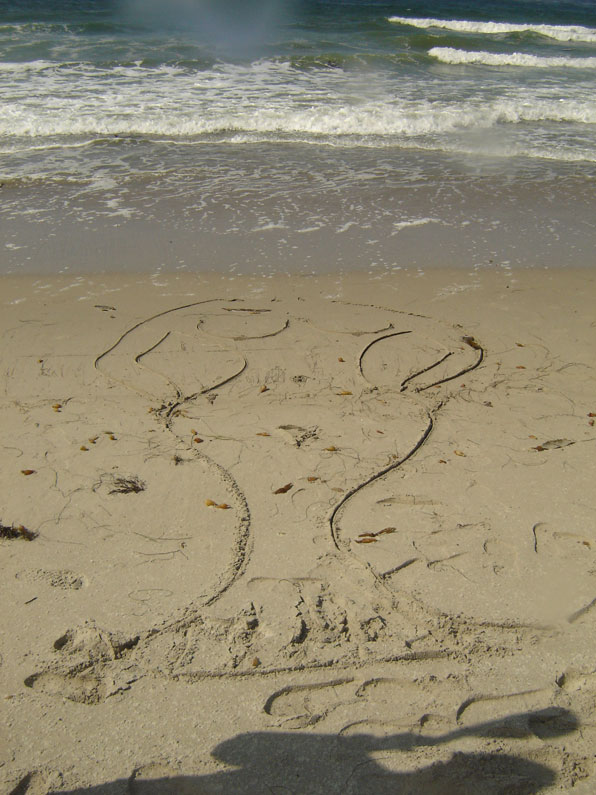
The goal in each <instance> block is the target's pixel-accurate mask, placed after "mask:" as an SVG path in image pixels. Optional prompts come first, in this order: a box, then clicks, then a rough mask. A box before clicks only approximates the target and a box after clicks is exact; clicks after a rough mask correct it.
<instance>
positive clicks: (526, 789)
mask: <svg viewBox="0 0 596 795" xmlns="http://www.w3.org/2000/svg"><path fill="white" fill-rule="evenodd" d="M353 728H354V729H356V726H354V727H353ZM577 728H578V722H577V719H576V717H575V715H574V714H573V713H571V712H569V711H568V710H565V709H561V708H555V707H550V708H547V709H543V710H539V711H534V712H524V713H518V714H514V715H509V716H507V717H506V718H501V719H499V720H494V721H488V722H485V723H480V724H476V725H474V726H469V727H463V728H458V729H456V730H454V731H451V732H448V733H445V734H442V735H424V734H418V733H414V732H408V731H406V732H401V733H396V734H391V735H388V736H374V735H372V734H363V733H361V734H356V733H354V734H336V735H332V734H314V733H313V734H305V733H289V732H250V733H246V734H239V735H237V736H235V737H232V738H230V739H229V740H225V741H224V742H222V743H220V744H219V745H217V746H216V747H215V748H214V749H213V751H212V756H213V757H214V758H215V759H216V760H218V761H219V762H220V763H223V764H225V765H229V766H230V769H229V770H222V771H220V772H215V773H212V774H207V775H183V776H176V775H174V771H173V770H172V775H171V776H168V775H166V776H163V777H161V778H155V777H151V776H152V775H153V776H155V773H158V775H159V770H158V769H157V766H147V767H145V768H141V769H140V770H137V771H135V772H134V773H133V774H132V775H131V777H130V778H129V779H120V780H117V781H112V782H110V783H106V784H102V785H99V786H95V787H88V788H79V789H75V790H61V791H59V792H56V793H55V795H212V794H214V793H219V794H220V795H261V793H262V794H263V795H272V793H273V794H274V795H282V794H283V795H319V794H320V795H323V793H324V794H325V795H334V794H337V795H389V793H391V794H392V795H478V793H483V795H487V794H488V795H497V793H499V795H505V793H516V795H529V794H530V793H538V792H540V791H541V790H543V789H544V788H546V787H548V786H551V785H552V784H554V783H555V781H556V779H557V771H555V770H554V769H551V768H550V767H547V766H546V765H543V764H541V763H538V762H535V761H532V760H531V759H527V758H524V757H523V756H522V755H520V756H514V755H512V754H511V753H506V752H505V751H496V752H494V753H488V752H484V751H482V750H481V751H479V752H476V751H473V752H461V751H457V750H455V751H454V753H453V754H452V755H451V757H450V758H449V759H447V760H444V761H441V760H439V761H434V762H433V761H432V756H431V753H432V752H431V750H430V749H432V748H433V747H438V746H441V745H445V744H447V743H452V742H456V741H458V740H467V741H468V742H467V746H468V747H469V739H470V738H486V739H487V740H489V741H490V740H492V741H493V742H495V741H497V740H498V739H499V738H500V739H503V740H506V741H507V751H510V750H511V743H515V741H516V740H524V739H529V738H530V739H531V738H533V739H537V738H538V739H540V740H542V741H543V742H548V740H549V739H552V738H556V737H559V736H562V735H565V734H569V733H571V732H574V731H575V730H576V729H577ZM493 747H494V746H493ZM425 749H426V751H425ZM524 751H525V749H523V748H520V754H524ZM400 752H401V753H411V754H416V756H415V757H414V758H415V760H416V761H415V762H414V764H415V765H417V767H415V768H414V769H412V767H413V761H409V760H408V762H407V763H406V764H407V767H408V768H410V769H409V770H407V771H403V772H395V770H391V769H390V768H395V767H396V766H397V767H399V766H400V760H399V756H398V754H399V753H400ZM549 758H550V759H552V760H553V761H554V760H555V759H556V758H557V753H556V751H555V750H554V749H553V753H552V754H551V755H550V756H549ZM404 761H405V758H404ZM379 762H381V763H382V764H379ZM27 788H28V785H27V783H26V782H25V781H24V780H23V781H22V782H21V784H20V785H19V786H17V788H16V789H14V790H13V792H12V793H11V795H22V793H26V792H27Z"/></svg>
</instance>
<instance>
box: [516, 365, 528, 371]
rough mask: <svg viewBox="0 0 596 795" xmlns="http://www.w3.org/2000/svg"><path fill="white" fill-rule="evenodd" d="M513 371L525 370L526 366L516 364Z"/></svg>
mask: <svg viewBox="0 0 596 795" xmlns="http://www.w3.org/2000/svg"><path fill="white" fill-rule="evenodd" d="M515 369H516V370H525V369H526V366H525V365H523V364H516V365H515Z"/></svg>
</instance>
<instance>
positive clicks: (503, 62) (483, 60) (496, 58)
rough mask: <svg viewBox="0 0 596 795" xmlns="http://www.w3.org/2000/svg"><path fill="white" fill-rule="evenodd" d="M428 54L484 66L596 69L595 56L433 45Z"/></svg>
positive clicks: (444, 60) (458, 62) (461, 62)
mask: <svg viewBox="0 0 596 795" xmlns="http://www.w3.org/2000/svg"><path fill="white" fill-rule="evenodd" d="M428 54H429V55H431V56H432V57H433V58H436V59H437V60H439V61H442V62H443V63H449V64H483V65H485V66H526V67H527V66H529V67H534V68H537V69H557V68H564V69H596V58H595V57H591V58H565V57H558V56H551V57H545V56H540V55H528V54H527V53H522V52H512V53H494V52H482V51H479V52H469V51H468V50H456V49H454V48H453V47H433V48H432V49H430V50H429V51H428Z"/></svg>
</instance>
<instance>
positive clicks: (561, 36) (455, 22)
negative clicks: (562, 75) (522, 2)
mask: <svg viewBox="0 0 596 795" xmlns="http://www.w3.org/2000/svg"><path fill="white" fill-rule="evenodd" d="M389 22H394V23H397V24H400V25H411V26H412V27H416V28H442V29H444V30H453V31H457V32H459V33H482V34H487V35H493V34H502V33H526V32H527V33H538V34H540V35H541V36H547V37H548V38H551V39H557V41H590V42H596V29H595V28H586V27H583V26H582V25H531V24H528V25H523V24H515V23H510V22H471V21H468V20H465V19H433V18H431V17H397V16H396V17H389Z"/></svg>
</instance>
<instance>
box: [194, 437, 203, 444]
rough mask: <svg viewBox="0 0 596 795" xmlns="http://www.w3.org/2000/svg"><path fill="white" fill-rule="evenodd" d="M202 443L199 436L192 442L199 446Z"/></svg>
mask: <svg viewBox="0 0 596 795" xmlns="http://www.w3.org/2000/svg"><path fill="white" fill-rule="evenodd" d="M202 441H203V440H202V439H201V437H200V436H195V438H194V439H193V442H196V443H197V444H201V442H202Z"/></svg>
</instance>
